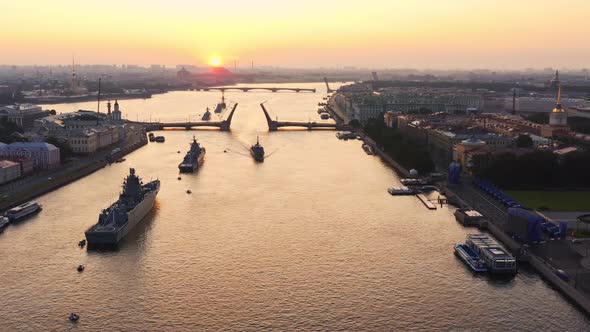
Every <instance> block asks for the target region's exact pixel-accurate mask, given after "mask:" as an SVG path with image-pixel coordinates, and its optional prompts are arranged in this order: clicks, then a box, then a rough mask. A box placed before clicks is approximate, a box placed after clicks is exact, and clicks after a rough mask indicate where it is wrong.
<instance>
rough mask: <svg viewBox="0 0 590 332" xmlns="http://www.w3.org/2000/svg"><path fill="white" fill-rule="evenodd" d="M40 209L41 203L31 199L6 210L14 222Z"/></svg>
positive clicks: (7, 215)
mask: <svg viewBox="0 0 590 332" xmlns="http://www.w3.org/2000/svg"><path fill="white" fill-rule="evenodd" d="M40 210H41V204H38V203H37V202H35V201H30V202H27V203H24V204H21V205H19V206H17V207H13V208H12V209H10V210H8V211H6V217H8V219H10V221H11V222H14V221H17V220H19V219H22V218H24V217H26V216H28V215H31V214H33V213H36V212H39V211H40Z"/></svg>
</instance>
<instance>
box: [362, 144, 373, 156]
mask: <svg viewBox="0 0 590 332" xmlns="http://www.w3.org/2000/svg"><path fill="white" fill-rule="evenodd" d="M363 150H365V153H366V154H368V155H372V154H373V149H372V148H371V146H369V145H367V144H363Z"/></svg>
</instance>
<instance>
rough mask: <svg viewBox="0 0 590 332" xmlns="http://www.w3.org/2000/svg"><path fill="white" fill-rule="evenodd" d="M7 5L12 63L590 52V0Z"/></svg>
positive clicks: (573, 64)
mask: <svg viewBox="0 0 590 332" xmlns="http://www.w3.org/2000/svg"><path fill="white" fill-rule="evenodd" d="M38 8H44V10H43V11H40V10H38ZM0 9H1V10H2V11H3V12H7V13H11V15H9V16H7V17H6V18H5V29H4V34H5V36H4V37H3V41H4V45H5V48H4V52H3V55H2V56H0V63H2V64H15V65H35V64H36V65H46V64H50V65H53V64H67V63H68V62H69V59H71V57H72V55H74V56H75V57H76V62H77V63H80V64H139V65H149V64H164V65H175V64H182V63H186V64H195V65H207V64H209V63H211V59H212V58H213V57H218V58H219V61H220V65H224V64H225V65H226V66H228V67H233V65H234V62H236V63H237V65H238V66H240V67H246V66H250V64H251V61H254V62H255V65H260V66H263V65H264V66H280V67H291V68H303V67H344V66H357V67H367V66H369V67H371V68H407V67H411V68H418V69H422V68H430V69H443V68H452V69H470V68H494V69H496V68H497V69H520V68H527V67H532V68H545V67H563V68H585V67H587V59H588V58H589V57H590V46H588V44H587V43H586V37H585V32H587V31H589V30H590V23H589V22H588V21H587V20H586V19H585V17H584V13H586V12H588V10H589V9H590V4H588V3H587V2H585V1H580V0H566V1H562V2H560V3H559V6H557V4H556V3H555V2H550V1H544V0H543V1H530V0H526V1H520V2H517V3H512V2H509V1H504V0H501V1H494V3H488V2H484V1H465V0H453V1H445V2H444V3H442V2H440V1H429V0H419V1H413V2H412V3H404V2H399V1H372V2H371V5H370V6H360V5H359V4H358V2H354V1H339V2H336V1H323V2H321V3H314V2H311V1H307V0H303V1H298V2H296V3H289V4H285V3H276V2H272V1H267V0H254V1H249V2H247V3H242V2H240V1H226V2H225V3H224V4H223V6H219V5H217V4H215V3H211V2H201V1H198V2H190V1H183V0H172V1H168V2H166V3H162V2H155V1H152V2H148V3H146V2H141V3H140V2H136V1H131V2H126V3H118V2H115V1H112V0H107V1H103V2H100V3H98V2H94V3H84V4H81V3H77V2H75V1H70V0H63V1H57V2H54V3H52V6H51V7H47V8H45V6H43V5H42V3H41V2H39V1H22V2H18V3H4V4H1V5H0ZM556 12H557V13H559V14H556ZM25 21H26V22H27V24H22V23H23V22H25ZM40 52H41V54H43V57H39V54H40ZM66 59H68V60H66ZM367 64H369V65H367Z"/></svg>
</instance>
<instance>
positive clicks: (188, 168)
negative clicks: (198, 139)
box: [178, 149, 205, 173]
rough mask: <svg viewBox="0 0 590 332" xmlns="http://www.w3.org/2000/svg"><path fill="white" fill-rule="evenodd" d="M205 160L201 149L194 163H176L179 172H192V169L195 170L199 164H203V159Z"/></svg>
mask: <svg viewBox="0 0 590 332" xmlns="http://www.w3.org/2000/svg"><path fill="white" fill-rule="evenodd" d="M204 160H205V151H204V149H203V152H202V153H201V154H199V157H197V161H196V162H195V163H186V164H185V163H182V164H180V165H178V169H179V170H180V173H193V172H194V171H196V170H197V169H198V168H199V166H201V165H202V164H203V161H204Z"/></svg>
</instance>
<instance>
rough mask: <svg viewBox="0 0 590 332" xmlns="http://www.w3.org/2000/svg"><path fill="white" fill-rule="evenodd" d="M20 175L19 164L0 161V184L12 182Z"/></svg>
mask: <svg viewBox="0 0 590 332" xmlns="http://www.w3.org/2000/svg"><path fill="white" fill-rule="evenodd" d="M20 175H21V169H20V164H19V163H17V162H14V161H10V160H0V184H1V183H6V182H9V181H12V180H14V179H16V178H18V177H19V176H20Z"/></svg>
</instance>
